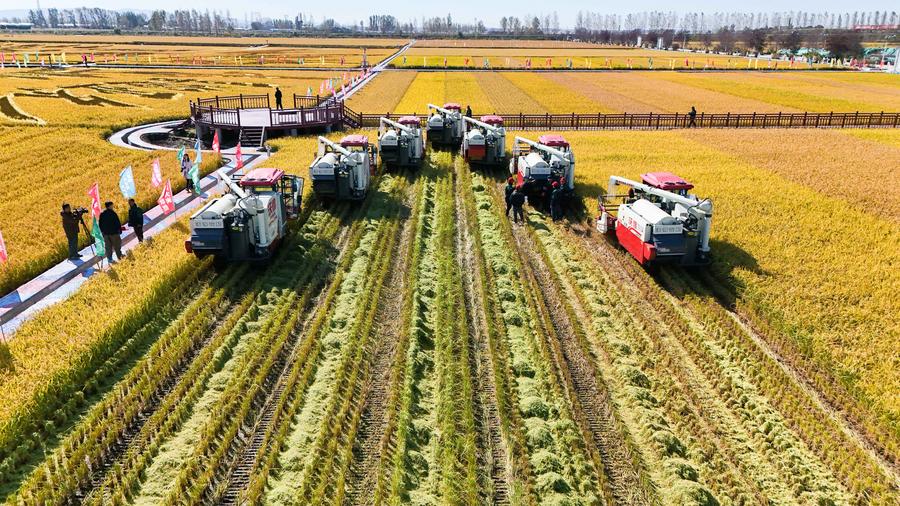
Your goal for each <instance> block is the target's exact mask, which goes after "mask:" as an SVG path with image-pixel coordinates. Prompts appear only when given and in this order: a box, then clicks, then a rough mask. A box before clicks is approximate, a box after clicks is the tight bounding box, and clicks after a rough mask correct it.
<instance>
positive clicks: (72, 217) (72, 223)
mask: <svg viewBox="0 0 900 506" xmlns="http://www.w3.org/2000/svg"><path fill="white" fill-rule="evenodd" d="M59 215H60V216H62V227H63V232H65V233H66V241H68V243H69V260H77V259H79V258H81V255H80V254H78V224H79V223H81V214H80V213H73V212H72V206H70V205H69V204H63V205H62V212H60V213H59Z"/></svg>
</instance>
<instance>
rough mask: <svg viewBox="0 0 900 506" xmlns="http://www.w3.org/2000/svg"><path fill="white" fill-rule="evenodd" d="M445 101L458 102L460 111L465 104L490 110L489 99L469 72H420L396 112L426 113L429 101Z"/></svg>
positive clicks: (478, 109) (482, 109)
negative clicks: (460, 107) (460, 73)
mask: <svg viewBox="0 0 900 506" xmlns="http://www.w3.org/2000/svg"><path fill="white" fill-rule="evenodd" d="M446 102H457V103H459V104H460V105H461V106H462V108H463V110H465V108H466V106H467V105H468V106H471V107H472V110H473V111H489V110H491V105H490V101H489V100H488V98H487V96H486V95H485V94H484V92H483V91H482V90H481V87H480V86H479V85H478V81H476V79H475V77H474V76H473V75H472V74H468V73H467V74H462V75H458V74H455V73H447V72H420V73H418V74H417V75H416V78H415V80H413V82H412V84H410V85H409V88H407V89H406V93H405V94H404V95H403V98H402V99H401V100H400V102H399V103H398V104H397V106H396V108H395V111H396V112H397V113H417V114H425V113H426V112H427V107H428V104H429V103H431V104H434V105H437V106H442V105H444V103H446Z"/></svg>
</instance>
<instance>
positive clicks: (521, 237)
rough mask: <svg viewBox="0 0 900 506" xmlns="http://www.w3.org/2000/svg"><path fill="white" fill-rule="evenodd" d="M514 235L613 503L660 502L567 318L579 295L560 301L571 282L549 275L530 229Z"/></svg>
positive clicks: (559, 367) (573, 323)
mask: <svg viewBox="0 0 900 506" xmlns="http://www.w3.org/2000/svg"><path fill="white" fill-rule="evenodd" d="M514 237H515V242H516V247H517V249H518V252H519V254H520V255H522V257H523V258H524V259H525V262H526V267H527V268H526V276H527V278H528V281H529V283H530V284H531V285H532V286H533V287H534V290H532V293H533V296H535V297H541V298H543V303H542V304H540V305H539V307H540V308H541V309H542V310H543V311H542V312H544V313H545V314H544V315H543V316H544V318H546V319H548V320H550V321H551V322H552V330H551V331H548V332H547V338H548V339H551V340H553V341H555V342H552V343H551V347H552V348H553V349H554V351H555V352H556V353H555V354H554V358H555V360H556V368H557V370H558V371H559V372H558V374H560V375H562V376H565V377H566V379H565V380H564V381H563V383H564V384H571V385H572V386H573V387H574V388H573V389H572V390H571V391H569V392H567V393H568V395H569V398H570V402H571V403H572V405H573V409H574V410H575V411H576V412H579V413H580V415H581V416H580V417H579V420H578V421H579V423H580V425H581V428H582V431H583V432H584V433H585V436H586V438H588V439H589V440H591V441H593V444H594V446H595V447H596V449H597V451H599V452H600V461H601V462H602V466H603V468H604V471H605V473H606V477H607V482H608V484H609V491H610V494H611V496H612V499H613V501H612V502H613V504H623V505H648V504H655V503H658V498H656V497H655V496H654V494H653V492H652V491H651V490H648V488H649V487H648V484H647V482H646V481H645V480H646V478H645V477H643V476H641V469H642V465H641V464H640V463H639V462H638V461H637V455H635V454H634V451H633V450H632V448H631V447H630V444H629V443H628V442H627V441H626V436H625V435H624V434H623V431H624V428H623V427H622V425H621V422H620V421H618V420H617V419H616V415H615V412H614V409H613V407H612V400H611V399H610V396H609V392H608V390H607V388H606V386H605V385H604V384H602V380H601V379H600V376H599V374H598V373H597V371H596V366H595V364H594V361H593V359H592V358H591V356H590V352H589V351H588V350H585V349H584V348H583V347H582V343H581V342H580V339H579V336H578V335H576V332H577V331H576V325H579V326H580V322H579V321H578V320H576V319H573V318H571V317H570V316H569V315H570V314H575V313H574V309H573V308H572V307H571V306H575V305H577V306H579V308H578V314H581V315H585V314H586V313H587V312H586V311H585V310H584V308H582V307H580V303H579V301H578V300H577V298H568V299H567V300H565V301H564V300H563V298H562V296H561V294H562V293H572V290H571V286H568V285H567V283H565V282H564V281H562V280H560V279H559V278H555V277H554V276H552V272H553V270H552V268H551V267H550V266H549V265H548V264H547V263H546V261H545V259H544V257H543V256H542V254H541V253H540V252H539V251H538V246H537V245H536V244H535V242H534V238H533V237H531V235H530V234H529V233H528V231H526V230H519V231H518V233H515V234H514ZM567 306H569V307H567ZM581 321H584V320H583V319H582V320H581ZM548 330H550V329H548ZM581 332H583V330H582V331H581Z"/></svg>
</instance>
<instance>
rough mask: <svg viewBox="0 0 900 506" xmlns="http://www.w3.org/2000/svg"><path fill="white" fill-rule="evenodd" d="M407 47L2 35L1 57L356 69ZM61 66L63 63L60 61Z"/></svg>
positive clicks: (375, 42) (362, 42)
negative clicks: (84, 58) (399, 48)
mask: <svg viewBox="0 0 900 506" xmlns="http://www.w3.org/2000/svg"><path fill="white" fill-rule="evenodd" d="M405 42H406V41H400V40H389V39H371V40H369V39H328V40H327V41H323V40H322V39H309V38H291V39H281V38H278V39H272V40H269V39H264V38H224V37H223V38H216V37H195V38H191V40H190V42H188V43H185V40H184V39H180V38H177V37H151V36H145V37H139V36H136V37H128V38H127V39H124V38H121V37H119V38H115V37H112V38H111V37H104V36H85V37H67V36H59V35H41V36H34V35H30V36H24V35H21V34H18V35H17V34H9V35H4V37H3V38H2V39H0V52H3V53H4V54H5V57H6V64H7V65H9V64H10V62H11V61H12V59H13V58H14V56H15V58H16V59H18V60H19V61H20V62H22V61H23V58H24V54H27V55H28V58H29V62H30V64H31V65H40V62H41V60H42V59H43V60H44V62H45V63H46V64H48V65H49V64H50V63H56V62H62V61H65V62H67V63H73V64H78V63H81V61H82V60H81V56H82V55H86V56H87V57H88V59H89V61H90V58H91V56H92V55H93V62H92V63H98V64H101V63H102V64H110V65H115V64H121V65H125V64H128V65H179V64H181V65H208V66H217V65H219V66H225V65H227V66H235V65H237V66H244V65H246V66H260V65H264V66H270V67H295V68H303V67H336V68H337V67H358V66H360V64H361V63H362V57H363V48H365V49H366V59H367V61H368V63H369V64H370V65H374V64H376V63H378V62H380V61H382V60H383V59H385V58H386V57H388V56H390V55H391V54H393V53H394V52H395V51H396V49H397V48H398V47H399V46H402V45H403V44H404V43H405ZM63 57H64V58H65V60H62V58H63Z"/></svg>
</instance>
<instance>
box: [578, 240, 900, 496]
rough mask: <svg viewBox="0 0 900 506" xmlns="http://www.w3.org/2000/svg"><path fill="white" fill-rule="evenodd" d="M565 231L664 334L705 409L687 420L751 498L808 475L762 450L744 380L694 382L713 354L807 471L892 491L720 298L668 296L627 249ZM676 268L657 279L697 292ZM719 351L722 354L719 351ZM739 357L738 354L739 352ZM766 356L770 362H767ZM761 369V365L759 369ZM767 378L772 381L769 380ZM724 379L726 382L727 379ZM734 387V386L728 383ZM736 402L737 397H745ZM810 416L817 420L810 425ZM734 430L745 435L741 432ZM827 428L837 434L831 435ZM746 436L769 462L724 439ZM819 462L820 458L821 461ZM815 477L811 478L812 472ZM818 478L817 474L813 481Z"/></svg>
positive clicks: (861, 489) (862, 488)
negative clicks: (697, 300) (720, 340)
mask: <svg viewBox="0 0 900 506" xmlns="http://www.w3.org/2000/svg"><path fill="white" fill-rule="evenodd" d="M568 235H569V237H570V238H571V239H573V242H575V243H581V249H582V251H585V252H586V253H587V254H588V255H589V256H590V257H591V258H593V259H594V261H595V262H597V263H599V265H601V266H604V272H606V273H607V274H608V275H609V276H610V279H611V280H612V281H613V283H614V285H616V286H618V290H620V291H622V292H621V293H622V294H623V295H627V294H629V293H630V294H631V295H627V296H626V297H625V298H626V299H628V300H631V301H632V302H631V303H630V304H631V310H630V311H629V312H630V313H631V315H632V317H638V318H640V319H642V320H643V321H644V325H647V326H648V328H654V327H657V328H659V329H660V332H662V335H667V336H670V338H668V343H669V344H668V345H665V346H663V347H662V348H660V351H661V352H663V353H664V354H665V355H668V354H671V358H669V359H667V361H668V363H669V364H670V365H669V367H673V368H674V369H673V371H674V372H675V373H676V377H678V378H682V381H684V382H685V384H686V385H687V386H690V385H691V384H693V385H695V387H693V388H687V389H686V390H685V393H686V394H688V395H689V397H691V398H693V399H694V401H693V402H694V403H699V404H697V405H700V406H704V409H703V411H704V412H705V413H706V414H705V415H704V416H703V417H701V418H700V420H699V421H700V424H699V425H698V424H696V423H695V424H694V427H695V428H696V430H701V429H702V428H703V426H704V425H705V426H707V428H706V429H705V432H706V433H707V434H708V435H709V436H710V437H712V438H713V439H720V438H724V439H720V443H719V444H718V445H716V446H717V453H718V452H721V456H720V457H722V458H724V459H725V460H724V461H723V464H728V463H730V464H729V465H727V467H728V468H731V469H732V470H733V471H731V473H732V476H733V478H731V479H730V481H732V480H735V479H739V480H740V481H741V482H743V483H744V485H745V487H746V489H745V490H746V492H745V493H748V494H752V495H753V496H755V497H756V501H758V502H764V501H765V500H766V499H767V498H768V497H771V496H772V495H773V494H779V493H780V494H782V495H783V497H786V498H792V499H794V500H796V498H794V497H793V494H794V493H796V492H792V490H794V491H796V490H797V489H796V487H798V486H800V485H799V484H800V483H807V482H806V481H804V480H808V479H810V478H809V477H808V476H807V477H803V476H800V475H794V474H793V473H794V471H792V470H790V469H789V468H785V467H783V466H784V464H785V460H784V457H778V456H777V454H773V453H771V452H772V451H773V450H775V449H774V448H773V447H771V446H769V447H768V448H769V449H768V450H766V449H765V448H766V445H768V444H769V443H767V442H766V441H767V439H768V438H763V439H760V436H762V435H763V434H762V433H759V432H756V431H759V430H768V429H765V427H760V426H756V425H754V424H752V423H750V422H751V421H752V420H747V418H746V416H747V415H745V414H743V413H742V412H741V411H740V410H741V406H740V405H735V404H734V399H735V398H734V397H733V396H734V395H739V394H735V393H734V392H741V391H747V392H748V393H749V392H750V391H751V390H746V389H747V387H746V386H741V385H740V383H737V384H732V383H728V382H727V383H725V386H723V385H719V386H717V388H716V390H715V391H709V390H707V389H705V388H697V386H699V385H701V384H700V383H698V382H700V381H705V382H708V381H709V380H704V378H708V377H710V375H712V377H713V378H715V377H717V376H719V375H720V374H722V373H723V372H724V370H723V369H719V368H720V367H724V366H723V365H721V364H720V365H715V364H716V362H717V361H718V360H719V359H724V360H726V361H728V360H730V361H732V362H733V361H734V360H741V362H740V364H741V365H740V366H739V368H740V369H739V370H732V372H730V373H729V374H732V375H734V374H737V375H738V376H734V377H735V378H737V377H741V375H743V376H746V377H747V378H748V379H751V382H752V383H753V384H754V385H756V386H753V387H750V388H751V389H757V390H758V394H756V395H761V396H762V397H759V398H760V399H761V400H763V402H765V403H767V405H770V406H771V407H770V408H766V409H775V410H777V411H770V413H771V414H770V415H769V417H771V416H776V419H777V420H778V421H777V422H776V423H780V424H783V425H782V426H783V427H785V428H787V430H789V431H791V432H793V433H794V434H791V435H789V434H788V433H784V432H782V433H783V434H785V437H788V438H799V441H802V443H800V444H801V445H805V446H806V447H807V450H806V452H807V453H806V455H807V456H806V457H805V459H806V462H807V464H806V465H807V466H809V465H811V466H813V467H812V468H811V469H818V471H811V472H815V473H821V472H828V473H834V477H832V478H831V480H834V479H835V478H836V479H838V480H839V481H840V482H841V483H842V484H843V485H844V486H846V487H847V490H848V491H849V492H850V496H854V497H855V499H854V500H856V501H863V502H869V501H874V502H873V503H875V504H880V503H882V502H884V501H885V500H888V502H890V500H889V499H887V498H888V497H894V498H895V499H896V497H897V486H896V481H895V480H894V478H893V476H892V475H891V474H890V473H885V469H884V468H883V466H880V465H879V461H878V459H876V458H874V457H875V455H872V453H871V452H865V451H860V452H858V451H857V450H858V448H856V447H853V445H855V444H856V443H857V442H858V441H856V442H851V441H852V440H853V438H850V440H851V441H847V440H846V439H843V438H842V437H841V436H842V435H843V431H842V430H841V428H840V424H837V426H838V432H833V430H834V425H831V426H829V424H827V423H824V422H823V421H822V420H821V418H822V417H821V416H817V415H816V414H815V413H814V411H816V410H817V409H818V408H819V406H816V403H815V401H816V399H817V395H818V394H816V392H815V391H813V392H810V391H809V388H810V387H809V386H808V385H807V386H805V385H803V384H798V383H796V381H794V378H790V375H789V374H787V373H784V372H779V368H783V367H784V365H783V364H781V363H780V362H781V361H780V360H778V359H777V355H776V356H772V355H771V354H770V351H769V350H767V348H768V347H767V346H765V344H764V343H760V342H757V340H756V339H754V338H753V336H747V335H746V334H747V332H748V331H750V330H751V329H749V328H747V327H745V326H744V325H742V324H741V321H740V317H739V316H738V315H735V314H733V313H732V312H731V311H728V310H726V309H725V308H722V307H720V306H716V307H709V306H707V307H702V306H692V305H689V304H688V303H687V302H686V301H681V300H677V299H676V298H675V297H673V296H669V294H668V293H667V292H665V291H664V290H660V289H658V288H656V286H655V283H654V282H653V281H652V280H651V279H650V277H649V276H648V275H647V274H646V273H644V272H643V271H642V270H641V269H640V268H639V267H637V266H636V264H633V262H632V261H631V259H630V258H629V257H627V255H625V254H624V253H621V252H616V251H613V249H612V248H610V247H609V246H608V245H606V244H604V243H603V241H602V239H601V240H600V241H598V240H596V239H595V240H591V239H589V238H588V236H589V235H590V234H586V233H584V231H583V230H580V228H578V227H576V228H574V229H571V230H569V233H568ZM681 272H682V271H681V270H678V269H665V270H663V271H662V277H663V279H664V280H665V281H664V284H666V285H668V286H669V289H670V290H672V289H676V290H678V291H681V292H682V293H684V292H685V291H687V292H690V291H691V290H699V291H701V292H702V291H703V290H704V288H701V287H700V286H699V285H697V284H695V286H693V287H692V288H687V287H686V286H689V285H690V283H689V282H687V281H685V280H683V279H682V277H683V275H682V274H681ZM695 281H696V280H695ZM710 314H714V315H715V314H718V315H719V318H718V319H717V320H713V319H711V318H710V317H708V315H710ZM716 322H718V323H716ZM667 327H670V330H668V331H667V330H665V329H666V328H667ZM729 334H731V335H732V336H733V337H732V339H731V341H725V342H724V345H725V346H726V348H724V349H723V351H719V352H713V355H709V353H710V352H709V351H704V347H703V346H702V343H704V342H709V344H707V346H711V347H712V348H710V349H711V350H715V349H717V348H716V347H717V346H719V347H720V346H722V345H717V344H715V342H710V341H709V340H710V339H711V336H719V335H729ZM757 337H758V336H757ZM672 338H674V339H672ZM746 340H751V341H750V342H744V343H743V344H740V345H739V346H740V347H738V348H737V351H730V352H729V351H728V350H730V349H732V348H729V346H731V343H741V342H742V341H746ZM755 348H759V349H755ZM741 350H743V351H741ZM723 352H725V353H727V354H726V355H722V353H723ZM735 353H737V355H735ZM748 353H749V355H748ZM717 354H718V355H717ZM715 357H719V358H715ZM740 357H744V358H743V359H741V358H740ZM747 358H753V359H755V360H756V363H757V364H758V365H756V366H753V365H752V363H747V362H746V360H747ZM725 363H727V362H725ZM691 364H693V365H691ZM773 364H776V365H774V366H773ZM766 367H769V368H772V367H775V369H770V370H769V371H768V372H762V371H760V370H759V369H765V368H766ZM679 371H680V372H679ZM760 373H762V375H761V376H760ZM779 374H787V375H786V376H785V377H784V380H777V379H774V380H771V381H769V383H768V384H767V383H766V378H767V377H769V376H772V375H774V376H772V377H773V378H775V377H777V376H778V375H779ZM753 378H755V379H753ZM729 381H735V380H734V379H732V380H729ZM773 382H774V383H778V384H777V385H773V384H772V383H773ZM729 385H731V386H730V387H729ZM735 388H737V389H736V390H735ZM813 390H814V389H813ZM729 399H730V400H729ZM785 399H787V400H785ZM739 402H741V403H742V402H744V401H739ZM784 402H788V404H784ZM791 403H795V404H791ZM796 403H800V404H799V405H798V404H796ZM754 409H755V408H754ZM734 410H738V411H734ZM776 413H780V415H778V414H776ZM822 414H823V415H825V418H827V419H829V421H830V419H831V417H829V416H828V415H827V414H826V413H822ZM782 416H783V417H784V418H782ZM735 417H736V418H735ZM729 418H731V420H733V422H734V423H727V424H725V425H722V424H721V422H716V420H727V419H729ZM742 419H743V420H744V422H743V429H741V428H740V425H741V423H742V422H741V420H742ZM810 424H814V425H810ZM815 424H818V425H817V426H816V425H815ZM813 426H816V428H815V429H813V428H812V427H813ZM735 428H736V429H739V432H734V431H733V429H735ZM741 432H743V433H744V435H741ZM834 436H838V437H836V438H835V437H834ZM746 438H750V440H747V442H748V443H750V447H749V449H751V450H752V451H754V452H763V451H764V452H765V454H766V455H767V456H766V457H764V458H763V460H762V461H761V462H765V461H768V462H769V463H768V464H767V465H766V466H765V467H763V468H759V467H756V466H757V465H758V462H757V461H755V460H754V459H752V458H747V455H745V453H746V452H741V451H740V450H739V449H737V448H733V446H734V444H733V443H732V444H729V441H742V440H745V439H746ZM842 439H843V441H842ZM745 444H746V443H745ZM795 444H796V443H795ZM848 445H850V447H848ZM862 450H864V448H862ZM775 451H780V450H775ZM772 459H775V460H772ZM848 459H849V460H848ZM846 462H855V464H853V465H851V466H850V469H849V470H848V469H847V467H848V466H847V464H846ZM821 466H824V468H823V467H821ZM876 468H877V469H876ZM723 469H724V468H723ZM775 469H780V470H779V471H778V472H777V473H776V474H775V475H771V474H770V473H771V472H772V470H775ZM826 469H827V471H826ZM806 472H810V470H809V469H806ZM860 473H862V474H860ZM767 475H768V476H767ZM822 479H823V478H818V480H822ZM798 480H799V481H798ZM872 480H874V481H872ZM826 481H827V479H826ZM814 483H815V482H814ZM822 483H824V482H820V483H819V484H822ZM804 486H805V485H804ZM870 487H874V488H870ZM801 490H802V488H801ZM832 490H833V489H832ZM779 491H780V492H779ZM823 493H826V494H837V496H838V497H840V495H841V492H840V491H834V490H833V491H832V492H823Z"/></svg>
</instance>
